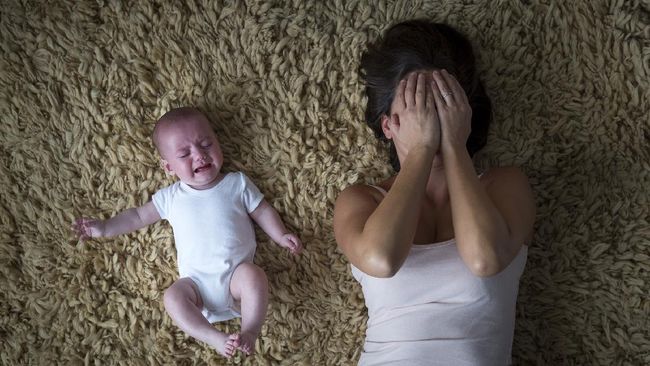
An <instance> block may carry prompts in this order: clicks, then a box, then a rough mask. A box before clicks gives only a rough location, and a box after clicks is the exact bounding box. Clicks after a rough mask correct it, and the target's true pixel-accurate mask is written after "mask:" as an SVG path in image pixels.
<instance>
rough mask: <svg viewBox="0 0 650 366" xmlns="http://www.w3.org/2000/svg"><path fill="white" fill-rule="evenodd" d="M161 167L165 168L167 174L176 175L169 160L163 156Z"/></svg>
mask: <svg viewBox="0 0 650 366" xmlns="http://www.w3.org/2000/svg"><path fill="white" fill-rule="evenodd" d="M160 167H161V168H163V170H164V171H165V174H167V175H170V176H174V175H176V173H174V171H173V170H172V168H171V167H170V166H169V163H168V162H167V160H165V159H163V158H161V159H160Z"/></svg>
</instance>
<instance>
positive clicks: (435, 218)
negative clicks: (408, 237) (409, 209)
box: [413, 205, 455, 245]
mask: <svg viewBox="0 0 650 366" xmlns="http://www.w3.org/2000/svg"><path fill="white" fill-rule="evenodd" d="M454 237H455V235H454V225H453V221H452V216H451V208H450V207H442V208H438V209H436V208H432V207H430V206H427V205H423V207H421V208H420V216H419V219H418V226H417V229H416V231H415V236H414V237H413V244H416V245H417V244H429V243H440V242H444V241H447V240H450V239H452V238H454Z"/></svg>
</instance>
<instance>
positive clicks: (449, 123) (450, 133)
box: [433, 70, 472, 151]
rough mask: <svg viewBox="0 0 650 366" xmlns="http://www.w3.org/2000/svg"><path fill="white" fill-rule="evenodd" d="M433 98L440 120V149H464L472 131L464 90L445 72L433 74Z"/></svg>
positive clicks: (470, 114)
mask: <svg viewBox="0 0 650 366" xmlns="http://www.w3.org/2000/svg"><path fill="white" fill-rule="evenodd" d="M433 80H434V83H433V97H434V99H435V101H436V110H437V112H438V119H439V120H440V130H441V131H442V132H441V136H442V137H441V142H440V143H441V149H442V150H443V151H444V150H445V149H447V148H451V147H462V148H465V144H467V139H468V138H469V134H470V132H471V131H472V107H470V105H469V101H468V100H467V95H466V94H465V90H463V88H462V87H461V86H460V84H459V83H458V81H457V80H456V78H455V77H453V76H452V75H451V74H450V73H448V72H447V70H436V71H434V72H433Z"/></svg>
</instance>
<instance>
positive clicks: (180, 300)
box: [163, 277, 239, 358]
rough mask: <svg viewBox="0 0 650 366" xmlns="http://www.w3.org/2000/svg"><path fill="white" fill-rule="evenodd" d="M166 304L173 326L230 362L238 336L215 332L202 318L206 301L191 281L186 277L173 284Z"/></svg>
mask: <svg viewBox="0 0 650 366" xmlns="http://www.w3.org/2000/svg"><path fill="white" fill-rule="evenodd" d="M163 302H164V304H165V309H166V310H167V313H168V314H169V316H170V317H171V318H172V320H173V321H174V323H175V324H176V325H177V326H178V327H179V328H181V329H182V330H183V331H184V332H185V333H187V334H189V335H190V336H191V337H194V338H196V339H198V340H200V341H203V342H205V343H207V344H209V345H210V346H211V347H212V348H214V349H216V350H217V351H218V352H219V353H221V354H222V355H224V356H226V357H228V358H230V357H232V355H233V354H234V353H235V350H236V348H237V347H239V335H238V334H226V333H223V332H220V331H218V330H216V329H215V328H214V327H213V326H212V324H210V322H208V320H207V319H206V318H205V317H204V316H203V314H202V313H201V308H203V300H202V299H201V295H200V294H199V289H198V287H197V286H196V284H195V283H194V281H192V279H190V278H187V277H185V278H181V279H179V280H178V281H176V282H174V283H173V284H172V285H171V286H169V288H168V289H167V291H165V295H164V297H163Z"/></svg>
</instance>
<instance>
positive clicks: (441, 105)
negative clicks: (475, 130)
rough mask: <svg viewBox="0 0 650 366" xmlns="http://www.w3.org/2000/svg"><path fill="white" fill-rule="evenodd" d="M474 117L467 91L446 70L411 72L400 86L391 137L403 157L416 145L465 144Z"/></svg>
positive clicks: (442, 145) (449, 145)
mask: <svg viewBox="0 0 650 366" xmlns="http://www.w3.org/2000/svg"><path fill="white" fill-rule="evenodd" d="M471 119H472V109H471V107H470V106H469V102H468V100H467V96H466V95H465V91H464V90H463V88H462V87H461V86H460V84H459V83H458V81H457V80H456V79H455V78H454V77H453V76H452V75H451V74H449V73H448V72H447V71H446V70H442V71H439V70H436V71H434V72H426V73H425V72H421V73H411V74H410V75H409V76H408V77H407V78H406V79H404V80H402V81H400V84H399V85H398V87H397V92H396V95H395V100H394V101H393V105H392V116H391V118H390V120H389V121H388V123H389V126H388V127H389V131H390V132H389V133H390V135H389V136H388V135H387V136H388V137H390V138H392V139H393V140H395V142H396V144H395V146H396V148H397V149H398V151H399V150H402V151H401V155H402V156H406V155H407V154H408V151H409V150H410V149H412V148H413V147H415V146H428V147H431V148H433V150H434V151H435V152H438V151H439V150H444V149H446V148H448V147H451V146H457V145H461V146H463V147H464V146H465V144H466V142H467V138H468V137H469V133H470V131H471Z"/></svg>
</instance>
